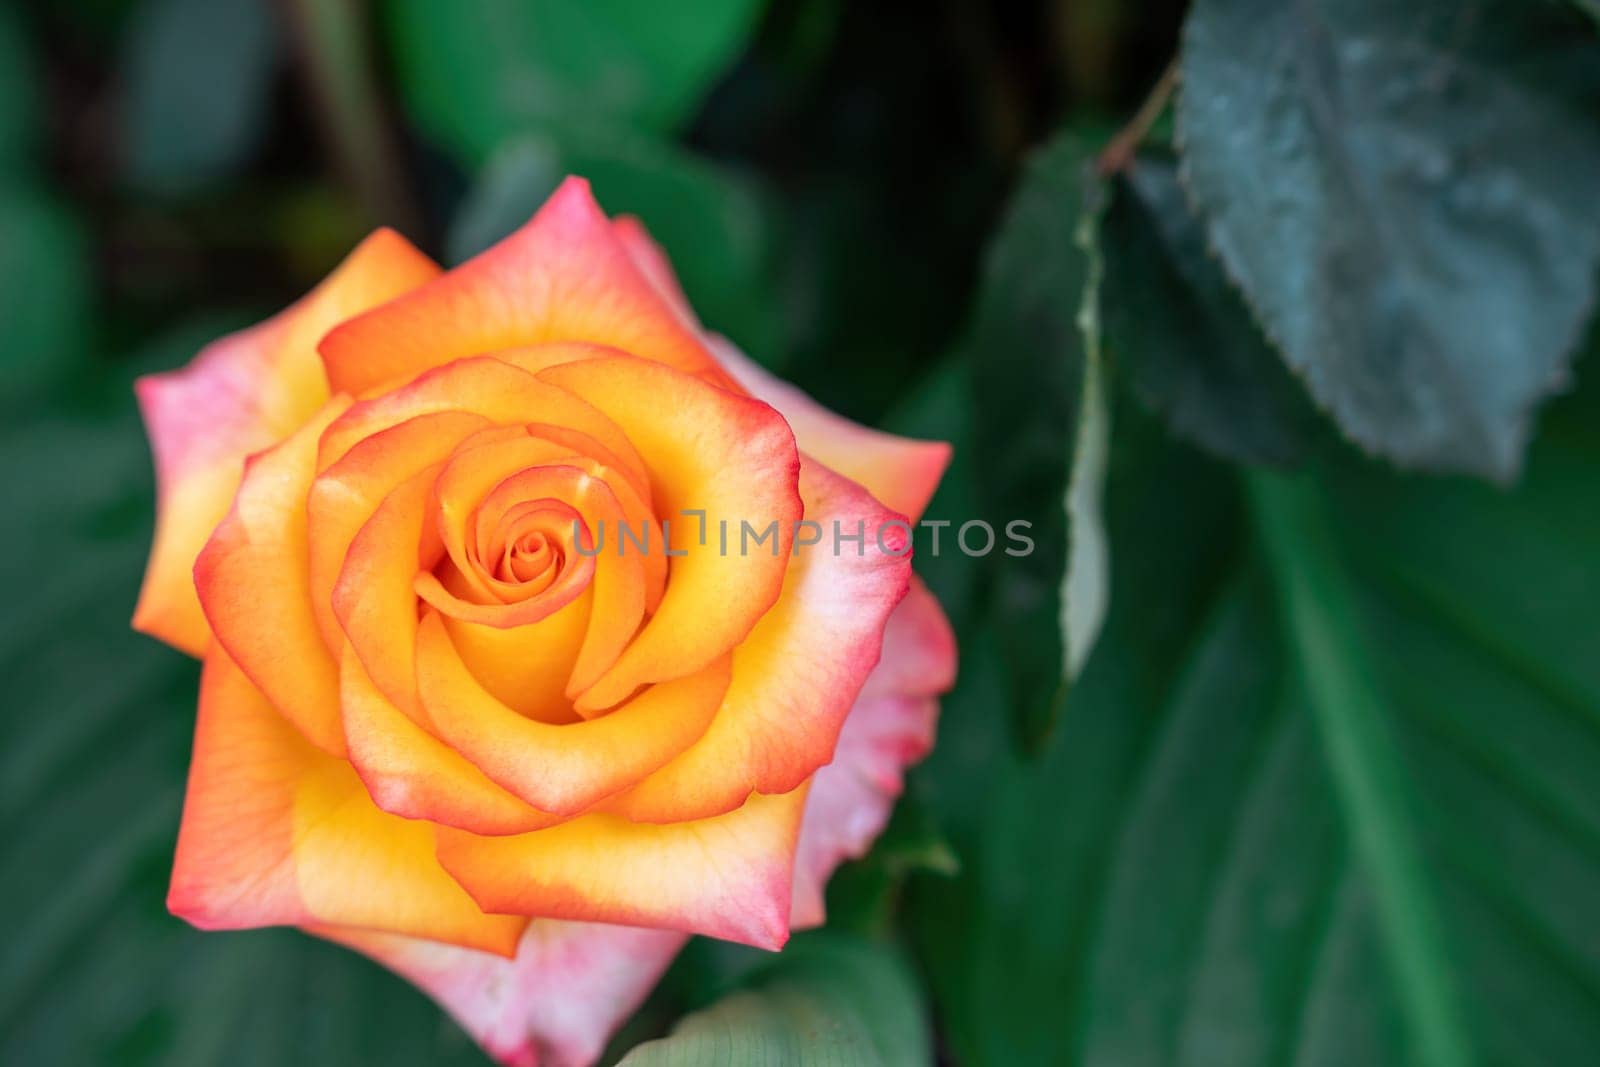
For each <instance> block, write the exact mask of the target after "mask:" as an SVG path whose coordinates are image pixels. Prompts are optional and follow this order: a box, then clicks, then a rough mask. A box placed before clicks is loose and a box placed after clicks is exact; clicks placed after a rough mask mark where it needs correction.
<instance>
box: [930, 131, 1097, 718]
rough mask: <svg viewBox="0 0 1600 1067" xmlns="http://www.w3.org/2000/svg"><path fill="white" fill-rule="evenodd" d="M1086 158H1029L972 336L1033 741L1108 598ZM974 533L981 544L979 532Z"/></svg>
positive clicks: (980, 424)
mask: <svg viewBox="0 0 1600 1067" xmlns="http://www.w3.org/2000/svg"><path fill="white" fill-rule="evenodd" d="M1090 159H1091V156H1090V152H1089V149H1088V146H1087V145H1086V144H1085V143H1084V142H1083V141H1082V140H1080V139H1079V138H1077V137H1076V136H1074V135H1072V134H1065V135H1063V136H1061V137H1059V138H1058V139H1057V140H1056V141H1054V142H1053V143H1052V144H1051V145H1049V146H1048V147H1047V148H1045V149H1043V150H1042V151H1041V152H1040V153H1039V154H1038V155H1037V156H1036V157H1035V158H1034V159H1033V161H1032V162H1031V163H1030V164H1029V166H1028V170H1027V173H1026V174H1025V175H1024V177H1023V179H1022V183H1021V185H1020V187H1019V188H1018V190H1017V192H1016V194H1015V196H1014V197H1013V199H1012V202H1011V205H1010V207H1009V208H1008V209H1007V212H1006V216H1005V219H1004V220H1003V221H1002V222H1001V224H1000V228H999V230H998V232H997V233H996V235H995V237H994V240H993V243H992V244H991V246H990V250H989V256H988V260H987V262H986V264H985V268H984V275H983V282H982V288H981V292H980V295H979V301H978V309H977V318H976V322H975V325H974V329H973V339H972V356H971V359H972V362H973V366H974V368H975V372H974V375H973V390H974V400H975V402H976V409H975V415H976V419H977V421H976V424H975V426H974V441H973V443H974V452H975V454H976V457H977V462H978V465H979V469H981V470H982V471H983V472H984V473H983V478H982V479H981V481H980V485H981V487H982V489H983V490H984V492H985V494H986V500H985V504H986V508H985V510H986V512H987V521H988V522H989V523H990V524H991V526H992V527H993V528H994V530H995V532H996V537H997V545H998V546H999V547H997V548H996V549H995V550H994V553H993V554H992V556H991V558H992V560H993V561H994V568H993V571H994V581H995V590H994V596H995V599H996V601H997V604H998V608H999V610H998V611H997V613H996V616H997V617H996V625H998V626H1000V627H1002V628H1003V630H1004V633H1005V647H1006V650H1007V655H1008V661H1009V669H1010V674H1011V677H1012V679H1013V686H1012V694H1013V699H1012V704H1013V706H1014V707H1015V708H1016V709H1017V716H1018V718H1019V726H1020V729H1021V732H1022V734H1023V736H1024V737H1026V738H1028V739H1029V740H1031V741H1036V740H1037V739H1039V738H1040V737H1042V736H1043V735H1044V734H1045V733H1047V732H1048V730H1049V729H1050V726H1051V724H1052V723H1053V722H1054V721H1055V718H1056V715H1057V714H1058V712H1059V710H1060V708H1061V706H1062V704H1063V702H1064V699H1065V692H1066V686H1067V679H1068V678H1069V676H1070V674H1071V673H1072V671H1073V670H1074V669H1075V668H1076V667H1077V666H1078V665H1079V664H1080V663H1081V661H1082V659H1083V657H1084V656H1085V655H1086V654H1087V651H1088V648H1089V646H1090V645H1091V644H1092V643H1093V640H1094V634H1095V632H1096V631H1097V630H1098V627H1099V618H1100V616H1101V614H1102V613H1103V610H1104V603H1105V595H1106V590H1105V584H1104V581H1103V578H1104V569H1105V563H1104V554H1105V546H1104V541H1103V538H1102V537H1100V536H1099V533H1098V482H1099V480H1100V474H1101V472H1102V471H1103V469H1104V458H1105V450H1104V439H1105V436H1106V433H1107V426H1106V418H1105V414H1106V413H1105V407H1104V401H1103V397H1102V396H1101V388H1102V386H1101V381H1100V379H1101V370H1100V366H1099V362H1100V356H1099V347H1098V329H1099V324H1098V319H1097V304H1096V301H1097V290H1098V284H1099V263H1098V260H1097V252H1096V249H1095V237H1094V228H1095V225H1096V222H1097V220H1098V215H1099V212H1100V209H1101V206H1102V199H1103V197H1102V193H1103V190H1102V188H1101V186H1100V184H1099V182H1098V181H1097V180H1096V179H1094V178H1093V176H1092V175H1091V174H1090V170H1089V166H1090ZM1069 496H1070V497H1071V498H1072V499H1071V500H1070V501H1069ZM1013 522H1026V523H1029V524H1030V525H1029V526H1028V527H1026V528H1025V529H1026V532H1027V535H1028V536H1029V537H1031V538H1032V540H1033V542H1034V548H1033V550H1032V551H1028V552H1022V553H1020V554H1018V555H1010V554H1007V553H1006V552H1005V551H1004V548H1005V546H1007V545H1008V544H1009V543H1010V542H1008V541H1007V540H1006V539H1005V537H1004V533H1005V530H1006V528H1007V527H1008V526H1009V525H1010V524H1011V523H1013ZM956 532H957V533H958V534H959V532H960V528H959V527H958V528H957V531H956ZM972 537H973V538H974V539H975V540H974V546H975V547H980V546H981V544H982V538H981V535H980V534H979V533H977V532H974V533H973V535H972Z"/></svg>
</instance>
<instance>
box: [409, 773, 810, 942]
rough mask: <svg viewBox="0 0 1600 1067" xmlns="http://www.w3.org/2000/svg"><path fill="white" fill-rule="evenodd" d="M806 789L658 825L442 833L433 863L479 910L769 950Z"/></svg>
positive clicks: (580, 824)
mask: <svg viewBox="0 0 1600 1067" xmlns="http://www.w3.org/2000/svg"><path fill="white" fill-rule="evenodd" d="M804 805H805V786H803V785H802V786H801V787H800V788H798V789H796V790H795V791H794V792H792V793H787V794H784V795H781V796H761V795H755V796H752V797H750V799H749V800H747V801H746V802H745V804H744V805H743V806H742V807H739V808H737V809H735V810H733V811H731V812H728V813H727V814H725V815H719V816H716V817H714V818H710V819H700V820H696V821H692V822H680V823H673V824H671V825H666V826H649V825H643V824H639V823H632V822H628V821H627V820H625V819H620V818H617V817H616V816H613V815H582V816H579V817H578V818H576V819H573V820H571V821H570V822H565V823H562V824H561V825H560V826H553V827H551V828H550V829H548V830H537V831H534V832H533V833H529V834H518V835H516V836H514V837H480V836H477V835H475V834H468V833H464V832H462V831H459V830H450V829H443V828H441V829H440V830H439V848H438V854H439V861H440V862H441V863H442V864H443V865H444V868H445V870H447V871H449V872H450V873H451V874H452V875H454V876H455V878H456V880H457V881H459V882H460V883H461V884H462V885H463V886H465V887H466V889H467V892H469V893H471V894H472V897H473V899H474V900H476V901H477V902H478V904H479V906H480V907H482V908H484V909H485V910H486V911H492V912H504V913H512V914H519V915H533V916H539V917H545V918H554V919H579V920H583V921H593V922H611V923H621V924H624V925H628V926H648V927H655V928H660V929H668V930H682V931H684V932H686V933H700V934H706V935H708V936H710V937H720V938H723V939H724V940H728V941H740V942H743V943H745V944H749V945H755V946H756V947H758V948H770V949H777V948H780V947H782V945H783V943H784V941H786V940H787V939H788V936H789V903H790V895H791V886H792V884H793V874H794V850H795V844H796V839H797V835H798V834H799V830H800V816H801V811H802V809H803V808H804Z"/></svg>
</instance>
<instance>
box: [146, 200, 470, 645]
mask: <svg viewBox="0 0 1600 1067" xmlns="http://www.w3.org/2000/svg"><path fill="white" fill-rule="evenodd" d="M438 273H439V268H438V267H436V266H434V265H433V263H432V262H431V261H430V260H429V259H428V258H427V257H426V256H424V255H423V254H422V253H420V252H418V251H417V250H416V249H415V248H413V247H412V246H411V245H410V244H409V243H408V242H407V241H406V239H405V238H403V237H401V236H400V235H399V234H397V233H395V232H394V231H392V230H378V231H377V232H376V233H374V234H373V235H372V236H370V237H368V238H367V239H366V240H365V241H363V242H362V243H361V244H360V245H358V246H357V247H356V249H355V251H354V252H352V253H350V255H349V257H347V258H346V259H345V261H344V262H343V263H342V264H340V266H339V267H338V269H336V270H335V271H334V272H333V273H332V274H331V275H329V276H328V278H327V279H326V280H325V281H324V282H323V283H322V284H321V285H319V286H318V287H317V288H316V289H314V290H312V292H311V293H310V294H309V295H307V296H306V297H305V298H304V299H303V300H301V301H299V302H298V303H296V304H295V305H293V306H292V307H290V308H289V309H288V310H286V311H284V312H282V313H280V314H279V315H277V316H275V317H273V318H271V319H268V320H267V321H266V322H263V323H261V324H260V325H258V326H254V327H251V328H250V329H248V330H242V331H240V332H238V333H235V334H231V335H229V336H228V337H224V338H222V339H221V340H220V341H216V342H214V343H212V344H210V345H208V346H207V347H206V348H205V349H203V350H202V351H201V352H200V354H199V355H198V356H196V357H195V359H194V361H193V362H191V363H190V364H189V365H188V366H186V367H184V368H182V369H180V370H175V371H169V372H166V373H164V374H152V375H149V376H147V377H144V378H141V379H139V381H138V382H137V383H135V385H134V391H135V393H136V394H137V396H138V399H139V409H140V411H141V413H142V414H143V415H144V421H145V426H146V428H147V429H148V430H149V433H150V448H151V451H152V453H153V454H154V456H155V464H156V485H157V497H158V503H157V509H156V535H155V542H154V544H153V545H152V546H151V549H150V563H149V566H148V568H147V569H146V571H145V579H144V587H143V588H142V589H141V590H140V591H139V604H138V607H137V608H135V609H134V615H133V626H134V629H136V630H140V631H142V632H144V633H147V634H150V635H151V636H153V637H158V638H160V639H161V640H163V641H166V642H167V643H168V644H170V645H173V646H174V647H176V648H180V649H182V650H183V651H185V652H188V653H190V654H191V655H196V656H198V655H200V654H201V653H203V652H204V651H205V647H206V645H207V644H208V643H209V641H210V631H209V630H208V629H207V627H206V622H205V618H204V617H203V616H202V614H201V612H200V604H199V601H198V600H196V598H195V593H194V582H193V580H192V579H191V578H190V576H189V572H190V570H191V569H192V568H193V567H194V559H195V556H196V555H198V554H199V552H200V546H202V545H203V544H205V541H206V538H207V537H209V536H210V535H211V531H212V530H213V529H214V528H215V527H216V525H217V523H218V522H219V521H221V519H222V516H223V515H224V514H226V513H227V510H228V504H229V503H230V502H231V501H232V499H233V492H234V490H235V489H236V488H237V487H238V485H239V475H240V473H241V471H242V470H243V463H244V458H245V457H246V456H248V455H250V454H251V453H253V452H259V451H261V450H262V449H264V448H267V447H269V446H271V445H273V444H276V443H277V442H278V441H281V440H282V439H283V438H285V437H287V436H288V435H289V434H290V433H291V432H293V431H294V430H295V428H297V427H298V426H299V425H300V424H301V423H302V422H304V421H305V420H306V419H307V418H309V417H310V416H311V415H312V413H313V412H315V411H316V410H317V408H318V407H319V406H321V404H322V403H323V401H325V400H326V399H327V398H328V386H327V382H326V380H325V379H324V377H323V373H322V364H321V361H320V360H319V359H318V358H317V353H316V345H317V342H318V341H319V340H321V338H322V335H323V334H325V333H326V332H327V331H328V330H329V329H331V328H332V327H333V326H335V325H336V324H337V323H339V322H341V321H343V320H344V319H346V318H349V317H350V316H351V315H354V314H357V313H359V312H362V311H366V310H367V309H369V308H372V307H375V306H377V305H378V304H381V303H383V302H384V301H385V300H388V299H390V298H391V297H394V296H398V295H399V294H400V293H403V292H405V291H407V290H409V289H412V288H415V287H416V286H418V285H421V284H422V283H423V282H425V281H427V280H428V279H430V278H432V277H434V276H435V275H437V274H438Z"/></svg>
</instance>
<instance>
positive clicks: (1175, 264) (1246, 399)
mask: <svg viewBox="0 0 1600 1067" xmlns="http://www.w3.org/2000/svg"><path fill="white" fill-rule="evenodd" d="M1101 243H1102V245H1103V247H1104V248H1105V259H1106V277H1105V284H1104V286H1103V287H1102V298H1101V303H1102V307H1103V309H1104V316H1105V333H1106V346H1107V348H1108V349H1109V350H1110V351H1111V352H1112V353H1113V354H1114V355H1115V357H1116V359H1117V367H1118V369H1119V370H1120V371H1122V372H1123V374H1124V375H1125V377H1126V379H1127V381H1128V383H1129V384H1130V385H1131V386H1132V387H1133V390H1134V392H1135V393H1137V394H1138V395H1139V398H1140V399H1141V400H1143V401H1144V402H1145V403H1146V404H1148V405H1149V406H1150V407H1151V408H1152V409H1154V410H1155V411H1158V412H1160V413H1161V414H1162V416H1163V417H1164V418H1165V419H1166V421H1167V423H1168V425H1170V426H1171V427H1172V429H1173V432H1174V433H1176V434H1178V435H1179V436H1180V437H1183V438H1186V439H1188V440H1190V441H1193V442H1195V443H1196V444H1199V445H1201V446H1202V447H1204V448H1207V449H1210V450H1211V451H1213V452H1216V453H1217V454H1218V455H1221V456H1223V457H1225V458H1229V459H1239V460H1244V461H1247V462H1261V463H1278V464H1282V463H1290V462H1293V461H1295V460H1296V459H1298V458H1299V456H1300V454H1301V452H1302V451H1303V449H1304V448H1305V445H1306V440H1307V437H1308V436H1309V434H1310V432H1311V428H1312V426H1313V425H1314V420H1315V413H1314V412H1313V411H1312V409H1311V406H1310V404H1309V403H1307V401H1306V399H1305V396H1304V393H1303V392H1302V391H1301V388H1300V385H1299V383H1297V382H1296V381H1295V380H1294V379H1293V377H1292V375H1290V373H1289V371H1288V370H1287V369H1285V367H1284V365H1283V363H1282V362H1281V361H1280V359H1279V358H1278V354H1277V353H1276V352H1274V351H1273V350H1272V348H1271V346H1270V345H1268V344H1267V341H1266V338H1265V337H1263V336H1262V334H1261V331H1260V329H1259V328H1258V327H1257V326H1256V324H1255V323H1254V322H1253V321H1252V320H1251V318H1250V311H1249V309H1248V308H1247V307H1246V306H1245V304H1244V301H1243V300H1241V299H1240V298H1239V294H1238V292H1237V291H1236V290H1235V289H1234V288H1233V286H1232V284H1231V283H1230V282H1229V281H1228V278H1227V275H1226V274H1225V273H1224V272H1223V270H1222V265H1221V264H1219V263H1218V262H1217V261H1216V259H1215V258H1214V257H1213V256H1212V255H1211V252H1210V249H1208V248H1207V247H1206V237H1205V231H1204V228H1203V226H1202V225H1201V222H1200V220H1199V218H1197V217H1196V216H1195V214H1194V212H1193V211H1191V210H1190V208H1189V205H1188V203H1187V202H1186V201H1185V197H1184V192H1183V190H1182V188H1180V187H1179V184H1178V173H1177V165H1176V163H1175V162H1174V161H1173V160H1172V159H1171V157H1169V156H1167V155H1166V154H1164V153H1160V154H1158V153H1154V152H1152V153H1149V154H1146V155H1141V156H1140V157H1139V158H1138V159H1137V161H1136V163H1135V166H1134V167H1133V169H1132V170H1131V171H1130V172H1129V173H1128V174H1127V175H1126V176H1124V177H1122V178H1120V179H1119V180H1118V181H1117V183H1116V185H1115V186H1114V188H1113V195H1112V198H1111V204H1110V206H1109V208H1108V209H1107V211H1106V217H1105V222H1104V224H1103V228H1102V241H1101Z"/></svg>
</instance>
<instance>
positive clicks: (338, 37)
mask: <svg viewBox="0 0 1600 1067" xmlns="http://www.w3.org/2000/svg"><path fill="white" fill-rule="evenodd" d="M288 8H289V12H290V22H291V23H292V24H293V27H294V30H295V38H296V42H297V45H298V48H299V52H300V60H301V63H302V64H303V69H304V72H305V78H306V82H307V84H308V86H309V89H310V93H311V97H312V100H313V102H314V103H313V106H314V108H315V110H316V113H317V122H318V123H319V124H320V125H321V126H322V129H323V135H324V137H325V138H326V140H327V143H328V149H329V151H330V152H331V153H332V155H333V157H334V165H335V166H336V167H337V168H338V170H339V172H340V173H341V175H342V176H343V178H344V180H345V181H346V182H347V183H348V184H349V185H350V187H351V189H352V190H354V192H355V195H356V197H357V198H358V200H359V201H360V203H361V206H362V207H363V208H364V209H365V211H366V212H367V214H368V215H369V216H371V220H372V221H373V222H375V223H386V224H388V225H392V226H395V227H397V228H399V229H402V230H406V231H408V232H409V233H411V234H412V235H413V236H416V235H417V230H418V227H419V226H420V222H421V220H420V215H419V213H418V212H417V210H416V208H415V205H414V203H413V202H412V199H411V197H410V195H409V193H408V191H407V188H406V183H405V178H404V173H405V172H404V169H403V168H402V166H401V164H400V157H399V152H398V151H397V149H396V146H395V142H394V138H393V135H392V132H391V130H390V128H389V126H388V123H387V122H386V117H385V115H384V107H383V102H382V97H381V95H380V93H379V91H378V86H377V81H376V77H375V74H374V64H373V59H372V48H371V41H370V38H369V36H368V19H367V17H366V15H367V8H366V2H365V0H288Z"/></svg>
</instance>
